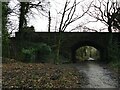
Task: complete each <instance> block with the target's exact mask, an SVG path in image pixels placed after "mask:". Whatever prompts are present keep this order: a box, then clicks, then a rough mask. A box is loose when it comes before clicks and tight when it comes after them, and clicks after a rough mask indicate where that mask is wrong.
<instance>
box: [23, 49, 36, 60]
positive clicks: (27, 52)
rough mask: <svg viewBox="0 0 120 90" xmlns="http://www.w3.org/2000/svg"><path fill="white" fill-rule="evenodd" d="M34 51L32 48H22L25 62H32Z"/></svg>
mask: <svg viewBox="0 0 120 90" xmlns="http://www.w3.org/2000/svg"><path fill="white" fill-rule="evenodd" d="M34 52H35V49H34V48H28V49H25V48H23V49H22V53H23V57H24V59H25V60H26V62H29V61H30V62H33V61H34V60H35V54H34Z"/></svg>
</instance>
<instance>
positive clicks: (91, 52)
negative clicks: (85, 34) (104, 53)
mask: <svg viewBox="0 0 120 90" xmlns="http://www.w3.org/2000/svg"><path fill="white" fill-rule="evenodd" d="M89 57H92V58H94V59H96V60H97V59H99V52H98V50H97V49H96V48H94V47H92V46H83V47H80V48H78V49H77V50H76V59H78V60H79V61H85V60H87V59H88V58H89Z"/></svg>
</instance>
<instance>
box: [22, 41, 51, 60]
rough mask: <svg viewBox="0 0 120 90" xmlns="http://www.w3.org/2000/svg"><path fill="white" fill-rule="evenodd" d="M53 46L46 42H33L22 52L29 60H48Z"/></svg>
mask: <svg viewBox="0 0 120 90" xmlns="http://www.w3.org/2000/svg"><path fill="white" fill-rule="evenodd" d="M51 51H52V50H51V48H50V46H48V45H47V44H45V43H31V45H30V46H29V47H27V46H26V47H25V48H23V49H22V54H23V57H24V59H25V60H26V61H27V62H46V60H47V59H48V57H49V55H50V53H51Z"/></svg>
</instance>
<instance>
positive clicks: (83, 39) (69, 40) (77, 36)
mask: <svg viewBox="0 0 120 90" xmlns="http://www.w3.org/2000/svg"><path fill="white" fill-rule="evenodd" d="M20 35H21V34H20V33H18V32H17V33H16V37H15V38H14V39H15V41H17V42H18V43H19V40H20ZM116 35H117V34H116V33H115V34H113V36H116ZM58 36H59V33H58V32H51V33H48V32H33V33H32V34H30V33H24V35H23V40H27V41H32V42H36V43H38V42H44V43H47V44H49V45H51V46H52V47H53V48H54V45H55V44H56V42H57V38H58ZM61 37H62V43H61V47H60V53H61V54H62V55H63V56H65V57H67V58H69V59H71V60H72V61H73V62H76V58H75V51H76V50H77V49H78V48H80V47H82V46H86V45H87V46H93V47H95V48H96V49H97V50H99V52H100V58H101V60H107V53H108V50H107V47H108V43H109V37H110V33H84V32H83V33H78V32H76V33H75V32H74V33H73V32H72V33H68V32H62V33H61Z"/></svg>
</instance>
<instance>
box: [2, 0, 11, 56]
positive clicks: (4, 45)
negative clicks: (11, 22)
mask: <svg viewBox="0 0 120 90" xmlns="http://www.w3.org/2000/svg"><path fill="white" fill-rule="evenodd" d="M7 5H8V3H6V2H3V3H2V51H3V52H2V53H3V54H2V56H3V57H9V43H10V41H9V39H8V37H9V34H8V31H7V27H6V24H7V15H8V9H9V8H8V6H7Z"/></svg>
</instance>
